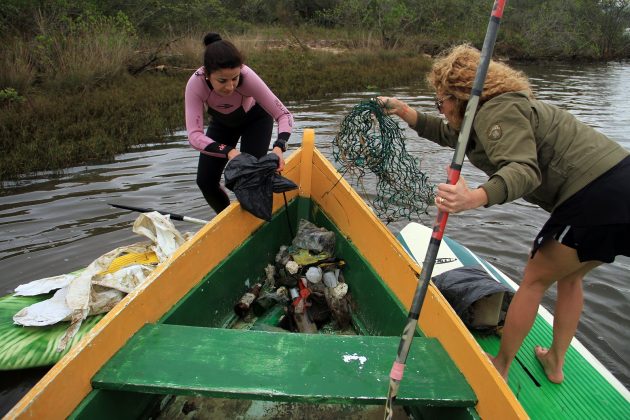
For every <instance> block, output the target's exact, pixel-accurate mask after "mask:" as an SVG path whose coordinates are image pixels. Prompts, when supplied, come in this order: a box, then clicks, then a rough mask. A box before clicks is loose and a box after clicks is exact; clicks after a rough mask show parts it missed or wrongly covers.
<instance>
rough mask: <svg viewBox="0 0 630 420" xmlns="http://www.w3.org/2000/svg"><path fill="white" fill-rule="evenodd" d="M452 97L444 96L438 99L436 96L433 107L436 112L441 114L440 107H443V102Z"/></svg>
mask: <svg viewBox="0 0 630 420" xmlns="http://www.w3.org/2000/svg"><path fill="white" fill-rule="evenodd" d="M452 97H453V96H452V95H444V96H443V97H442V98H438V97H437V96H436V97H435V107H436V108H437V110H438V111H440V113H441V112H442V105H444V101H445V100H447V99H449V98H452Z"/></svg>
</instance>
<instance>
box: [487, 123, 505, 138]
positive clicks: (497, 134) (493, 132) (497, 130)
mask: <svg viewBox="0 0 630 420" xmlns="http://www.w3.org/2000/svg"><path fill="white" fill-rule="evenodd" d="M501 136H503V129H501V126H500V125H499V124H493V125H492V126H490V129H489V130H488V138H489V139H490V140H499V139H500V138H501Z"/></svg>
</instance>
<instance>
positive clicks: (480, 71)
mask: <svg viewBox="0 0 630 420" xmlns="http://www.w3.org/2000/svg"><path fill="white" fill-rule="evenodd" d="M505 2H506V0H495V2H494V5H493V7H492V14H491V15H490V22H489V23H488V29H487V31H486V38H485V39H484V41H483V47H482V49H481V58H480V60H479V66H478V67H477V73H476V74H475V81H474V82H473V86H472V91H471V94H470V99H469V100H468V105H467V106H466V112H465V113H464V121H463V123H462V129H461V131H460V133H459V137H458V139H457V146H456V148H455V153H454V155H453V160H452V162H451V166H450V168H449V171H448V179H447V181H446V182H447V183H448V184H451V185H455V184H457V181H458V180H459V175H460V172H461V169H462V164H463V163H464V156H465V152H466V146H467V144H468V139H469V137H470V130H471V128H472V122H473V119H474V117H475V112H476V111H477V105H478V103H479V97H480V96H481V92H482V91H483V84H484V82H485V80H486V74H487V72H488V66H489V65H490V57H491V56H492V51H493V49H494V43H495V41H496V39H497V32H498V30H499V24H500V23H501V17H502V16H503V8H504V7H505ZM447 220H448V213H445V212H441V211H438V214H437V217H436V219H435V222H434V224H433V234H432V235H431V240H430V241H429V246H428V248H427V253H426V255H425V257H424V262H423V263H422V271H421V273H420V277H419V279H418V286H417V288H416V292H415V294H414V297H413V301H412V303H411V308H410V309H409V315H408V316H407V324H406V325H405V328H404V330H403V333H402V336H401V339H400V344H399V345H398V354H397V356H396V360H395V361H394V365H393V366H392V370H391V372H390V374H389V378H390V381H389V391H388V394H387V401H386V403H385V418H386V419H388V420H389V419H391V418H392V416H393V414H394V412H393V405H394V401H395V399H396V395H397V394H398V387H399V386H400V381H401V380H402V377H403V371H404V369H405V363H406V361H407V355H408V354H409V348H410V347H411V342H412V340H413V335H414V332H415V329H416V325H417V324H418V318H419V317H420V310H421V309H422V304H423V302H424V297H425V295H426V293H427V288H428V286H429V280H430V279H431V274H432V273H433V266H434V265H435V260H436V258H437V254H438V249H439V248H440V243H441V242H442V237H443V236H444V229H445V228H446V221H447Z"/></svg>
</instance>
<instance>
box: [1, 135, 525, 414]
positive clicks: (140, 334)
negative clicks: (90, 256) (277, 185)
mask: <svg viewBox="0 0 630 420" xmlns="http://www.w3.org/2000/svg"><path fill="white" fill-rule="evenodd" d="M283 175H284V176H286V177H287V178H289V179H291V180H293V181H294V182H295V183H296V184H298V185H299V189H298V190H297V191H293V192H291V193H287V198H288V206H286V207H285V206H284V201H283V200H282V197H274V216H273V218H272V220H271V221H270V222H263V221H262V220H260V219H257V218H255V217H254V216H252V215H250V214H249V213H247V212H245V211H244V210H242V208H241V207H240V205H239V204H238V203H233V204H232V205H230V207H228V208H227V209H226V210H225V211H223V212H222V213H221V214H219V215H218V216H217V217H215V218H214V219H213V220H212V221H211V222H209V223H208V224H207V225H205V226H204V227H203V228H201V230H199V231H198V232H197V233H196V235H195V236H194V237H193V238H192V239H191V240H189V241H188V242H187V243H185V244H184V245H183V246H181V247H180V249H178V250H177V251H176V252H175V254H174V255H173V256H171V258H170V259H169V260H167V261H166V262H165V263H163V264H161V265H160V266H159V267H158V268H156V269H155V271H154V272H153V273H152V274H151V275H150V277H149V278H148V279H147V280H146V281H145V283H143V284H142V285H141V286H140V287H139V288H138V289H136V290H135V291H133V292H132V293H130V294H128V295H127V296H126V297H125V298H124V299H123V301H122V302H121V303H120V304H118V305H117V306H116V307H115V308H113V309H112V310H111V311H110V312H109V313H108V314H107V315H105V316H104V317H103V318H102V319H101V320H100V321H99V322H98V323H97V324H96V325H95V326H94V327H93V328H92V329H91V330H90V331H89V332H88V333H87V334H86V335H85V336H84V337H83V338H82V339H81V340H80V341H79V342H78V343H77V344H76V345H75V346H74V347H73V348H72V349H71V350H70V352H69V353H68V354H66V355H65V356H64V357H63V358H62V359H61V360H60V361H59V362H58V363H57V364H55V365H54V366H53V367H52V368H51V370H50V371H49V372H48V373H47V374H46V375H45V376H44V377H43V378H42V380H41V381H40V382H39V383H38V384H36V385H35V386H34V387H33V388H32V389H31V390H30V391H29V393H28V394H26V395H25V396H24V398H23V399H22V400H21V401H20V402H18V404H16V405H15V407H13V409H12V410H11V411H10V412H9V413H8V414H7V418H66V417H70V418H101V417H105V416H108V417H109V416H112V415H115V416H116V417H123V418H142V417H146V416H148V414H147V413H149V412H150V411H151V410H152V409H154V408H155V406H156V404H159V402H160V401H161V400H162V398H163V396H164V395H172V394H176V395H188V396H206V397H213V398H225V397H227V398H229V399H230V401H232V400H238V399H242V400H245V401H250V400H251V401H255V402H257V401H265V402H267V403H269V404H272V403H279V404H282V403H286V402H297V403H304V404H305V405H306V406H309V407H311V406H319V405H324V404H333V405H338V406H340V405H344V404H345V403H349V404H352V405H355V406H363V405H366V406H373V407H383V406H384V403H385V400H386V397H387V390H388V385H389V372H390V369H391V367H392V363H393V361H394V359H395V357H396V350H397V347H398V344H399V342H400V334H401V332H402V328H403V326H404V324H405V321H406V318H407V313H408V308H409V305H410V304H411V301H412V299H413V294H414V292H415V290H416V285H417V275H418V273H419V270H420V267H419V266H418V264H417V263H416V262H415V261H414V260H413V259H412V258H411V256H410V255H409V254H408V253H407V251H406V250H405V248H404V247H403V246H402V245H401V243H400V242H399V241H398V240H397V239H396V238H395V237H394V236H393V234H392V233H391V232H390V231H389V230H388V229H387V228H386V227H385V226H384V225H383V224H382V223H381V222H380V221H379V220H378V218H377V217H376V216H375V215H374V213H373V212H372V211H371V210H370V209H369V207H367V206H366V205H365V204H364V202H363V201H362V199H361V198H360V197H359V195H358V194H357V193H356V192H355V191H354V190H353V189H352V188H351V187H350V186H349V185H348V184H347V183H346V182H345V180H344V179H343V178H342V177H341V176H340V174H339V173H338V172H337V171H336V170H335V169H334V167H333V166H332V165H331V163H330V162H328V161H327V160H326V159H325V158H324V157H323V156H322V155H321V154H320V152H319V151H317V150H316V149H315V148H314V133H313V131H312V130H305V133H304V139H303V144H302V147H301V148H299V149H298V150H297V151H296V152H295V153H293V154H292V155H291V156H290V157H289V158H288V159H287V162H286V167H285V170H284V172H283ZM302 218H304V219H307V220H310V221H312V222H313V223H315V224H316V225H318V226H322V227H325V228H326V229H328V230H331V231H333V232H335V233H336V240H337V241H336V251H335V253H336V255H338V256H340V257H341V258H343V259H344V260H345V261H346V263H347V264H346V266H345V267H344V276H345V281H346V282H347V284H348V285H349V289H350V292H351V293H352V297H353V300H354V302H355V304H356V307H355V309H354V311H353V324H354V325H355V328H356V330H357V331H358V333H359V334H357V335H328V334H295V333H278V332H267V331H251V330H250V331H244V330H232V329H227V328H225V327H227V326H229V325H231V324H232V323H233V320H234V313H233V305H234V303H235V302H236V301H237V300H238V298H239V296H241V295H242V293H243V290H244V282H245V280H246V279H254V278H255V277H256V276H257V275H258V273H260V272H262V270H263V269H264V267H265V266H266V265H267V264H268V263H269V262H270V261H272V260H273V258H274V256H275V254H276V252H277V250H278V248H279V247H280V246H281V245H283V244H289V243H290V242H291V239H292V234H291V233H290V232H291V231H292V229H291V227H290V226H289V224H288V223H287V220H288V221H290V223H291V225H292V226H293V227H294V228H295V226H297V224H298V220H300V219H302ZM347 356H350V357H347ZM344 357H345V358H344ZM358 360H359V361H358ZM405 373H406V374H405V377H404V379H403V381H402V383H401V386H400V389H399V393H398V398H397V401H396V404H398V405H400V406H405V407H409V410H410V412H415V413H419V414H421V415H423V416H425V417H428V418H431V417H438V416H445V417H448V418H452V417H462V418H478V417H479V416H481V417H482V418H497V419H499V418H500V419H513V418H527V417H528V413H527V412H526V411H525V410H524V409H523V407H522V405H521V404H520V403H519V401H518V400H517V398H516V397H515V396H514V394H513V393H512V391H511V390H510V389H509V388H508V386H507V385H506V383H505V382H504V381H503V379H502V378H501V377H500V376H499V375H498V374H497V372H496V370H495V369H494V368H493V367H492V365H491V363H490V362H489V360H488V359H487V357H486V356H485V355H484V354H483V352H482V350H481V348H480V346H479V345H478V344H477V342H476V341H475V339H474V337H473V336H472V335H471V334H470V333H469V332H468V331H467V329H466V328H465V326H464V325H463V324H462V322H461V321H460V320H459V318H457V316H456V314H455V313H454V312H453V310H452V309H451V308H450V306H449V305H448V303H447V302H446V301H445V299H444V298H443V297H442V296H441V294H440V293H439V292H438V291H437V289H435V288H434V287H433V286H430V287H429V290H428V293H427V297H426V300H425V303H424V306H423V309H422V313H421V316H420V319H419V328H418V329H417V334H416V337H415V338H414V340H413V345H412V347H411V350H410V354H409V359H408V363H407V368H406V370H405ZM414 410H415V411H414Z"/></svg>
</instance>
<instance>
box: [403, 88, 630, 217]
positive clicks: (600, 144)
mask: <svg viewBox="0 0 630 420" xmlns="http://www.w3.org/2000/svg"><path fill="white" fill-rule="evenodd" d="M417 114H418V119H417V123H416V126H415V127H412V128H413V129H414V130H416V131H417V132H418V134H419V135H420V137H424V138H426V139H428V140H431V141H433V142H435V143H437V144H439V145H441V146H448V147H452V148H454V147H455V146H456V144H457V139H458V136H459V132H458V131H457V130H454V129H453V128H452V127H450V125H448V124H446V123H445V122H444V120H443V119H442V118H439V117H435V116H431V115H426V114H424V113H420V112H418V113H417ZM628 155H630V152H628V151H627V150H625V149H624V148H623V147H621V146H620V145H619V144H618V143H616V142H615V141H612V140H610V139H609V138H608V137H606V136H605V135H604V134H602V133H600V132H598V131H596V130H595V129H593V128H592V127H590V126H588V125H586V124H584V123H582V122H580V121H578V120H577V119H576V118H575V117H574V116H573V115H572V114H570V113H569V112H567V111H564V110H562V109H560V108H558V107H555V106H553V105H550V104H547V103H544V102H541V101H538V100H536V99H532V98H529V97H528V95H527V92H510V93H504V94H502V95H499V96H496V97H494V98H492V99H490V100H489V101H487V102H485V103H484V104H483V105H482V106H481V107H480V108H479V109H478V111H477V114H476V115H475V119H474V121H473V127H472V131H471V134H470V139H469V142H468V147H467V150H466V156H467V157H468V159H469V160H470V162H471V163H472V164H473V165H474V166H476V167H477V168H479V169H481V170H482V171H483V172H485V173H486V174H487V175H488V176H489V179H488V180H487V181H486V182H485V183H484V184H482V185H481V186H480V188H483V189H484V190H485V191H486V193H487V195H488V204H487V205H486V206H492V205H494V204H503V203H507V202H510V201H513V200H516V199H518V198H521V197H522V198H523V199H525V200H527V201H529V202H531V203H534V204H537V205H539V206H540V207H542V208H543V209H545V210H547V211H549V212H551V211H552V210H553V209H554V208H556V207H557V206H558V205H559V204H561V203H562V202H564V201H565V200H566V199H567V198H569V197H571V196H572V195H573V194H575V193H576V192H578V191H579V190H580V189H582V188H583V187H585V186H586V185H588V184H589V183H590V182H591V181H593V180H594V179H595V178H597V177H598V176H600V175H602V174H603V173H604V172H606V171H607V170H609V169H610V168H612V167H613V166H615V165H616V164H617V163H619V162H620V161H621V160H622V159H624V158H625V157H626V156H628Z"/></svg>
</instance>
